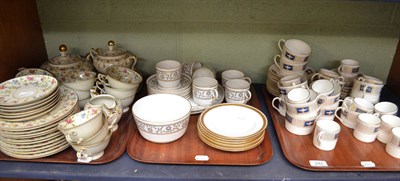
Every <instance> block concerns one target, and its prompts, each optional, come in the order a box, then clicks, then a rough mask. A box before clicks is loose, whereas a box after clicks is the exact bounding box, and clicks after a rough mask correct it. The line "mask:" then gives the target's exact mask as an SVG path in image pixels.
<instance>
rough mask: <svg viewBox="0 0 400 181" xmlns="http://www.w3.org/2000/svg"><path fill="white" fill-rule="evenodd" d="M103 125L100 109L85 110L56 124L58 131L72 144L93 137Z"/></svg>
mask: <svg viewBox="0 0 400 181" xmlns="http://www.w3.org/2000/svg"><path fill="white" fill-rule="evenodd" d="M102 125H103V113H102V109H101V108H91V109H86V110H83V111H81V112H78V113H76V114H74V115H72V116H71V117H70V118H68V119H66V120H65V121H62V122H60V123H59V124H58V129H59V130H60V131H61V132H63V133H64V135H65V137H66V139H67V140H68V141H69V142H72V143H80V142H82V141H85V140H87V139H88V138H90V137H92V136H93V135H95V134H96V133H97V132H99V130H100V129H101V127H102Z"/></svg>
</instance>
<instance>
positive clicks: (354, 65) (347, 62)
mask: <svg viewBox="0 0 400 181" xmlns="http://www.w3.org/2000/svg"><path fill="white" fill-rule="evenodd" d="M359 70H360V63H358V62H357V61H356V60H352V59H343V60H341V61H340V66H339V67H338V72H339V73H340V74H341V75H343V74H344V75H357V74H358V72H359Z"/></svg>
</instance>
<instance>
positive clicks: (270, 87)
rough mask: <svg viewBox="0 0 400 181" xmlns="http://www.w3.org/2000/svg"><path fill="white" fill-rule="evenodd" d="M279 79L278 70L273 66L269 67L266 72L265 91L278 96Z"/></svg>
mask: <svg viewBox="0 0 400 181" xmlns="http://www.w3.org/2000/svg"><path fill="white" fill-rule="evenodd" d="M280 79H281V76H280V75H279V68H278V67H277V66H276V65H275V64H272V65H271V66H269V68H268V72H267V81H266V87H267V91H268V92H269V93H270V94H272V95H274V96H276V97H277V96H279V88H278V81H279V80H280Z"/></svg>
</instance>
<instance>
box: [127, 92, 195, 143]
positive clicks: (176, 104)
mask: <svg viewBox="0 0 400 181" xmlns="http://www.w3.org/2000/svg"><path fill="white" fill-rule="evenodd" d="M172 104H173V106H172ZM190 112H191V105H190V102H189V101H188V100H186V99H185V98H183V97H181V96H178V95H173V94H153V95H149V96H145V97H143V98H141V99H139V100H138V101H136V102H135V104H134V105H133V106H132V113H133V116H134V118H135V122H136V125H137V127H138V129H139V132H140V134H141V135H142V136H143V137H144V138H145V139H147V140H149V141H152V142H156V143H168V142H172V141H175V140H177V139H179V138H180V137H182V136H183V134H184V133H185V132H186V129H187V125H188V123H189V118H190Z"/></svg>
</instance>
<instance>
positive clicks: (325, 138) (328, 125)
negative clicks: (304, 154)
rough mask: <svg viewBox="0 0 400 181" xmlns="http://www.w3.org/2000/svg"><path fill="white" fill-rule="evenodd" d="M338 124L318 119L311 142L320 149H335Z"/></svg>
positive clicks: (338, 130) (338, 129)
mask: <svg viewBox="0 0 400 181" xmlns="http://www.w3.org/2000/svg"><path fill="white" fill-rule="evenodd" d="M339 133H340V125H339V124H338V123H336V122H335V121H332V120H319V121H318V122H317V123H316V126H315V130H314V137H313V144H314V146H315V147H317V148H318V149H320V150H324V151H330V150H333V149H335V147H336V143H337V141H338V138H339Z"/></svg>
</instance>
